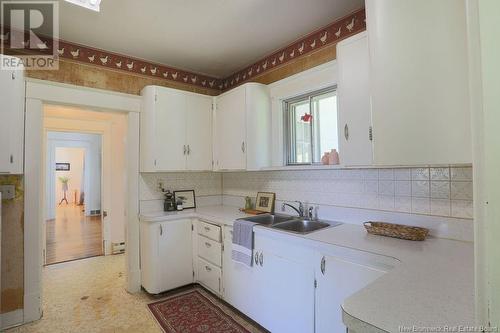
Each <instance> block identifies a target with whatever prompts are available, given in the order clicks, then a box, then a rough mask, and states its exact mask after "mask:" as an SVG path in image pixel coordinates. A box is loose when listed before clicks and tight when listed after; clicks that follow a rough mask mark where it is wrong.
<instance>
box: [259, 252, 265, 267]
mask: <svg viewBox="0 0 500 333" xmlns="http://www.w3.org/2000/svg"><path fill="white" fill-rule="evenodd" d="M259 264H260V266H261V267H262V266H263V265H264V254H263V253H262V252H261V253H260V255H259Z"/></svg>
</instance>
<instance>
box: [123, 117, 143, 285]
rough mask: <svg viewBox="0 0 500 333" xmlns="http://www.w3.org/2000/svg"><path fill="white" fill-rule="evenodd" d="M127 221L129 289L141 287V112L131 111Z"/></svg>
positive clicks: (128, 143)
mask: <svg viewBox="0 0 500 333" xmlns="http://www.w3.org/2000/svg"><path fill="white" fill-rule="evenodd" d="M127 126H128V127H127V128H128V133H127V152H126V154H127V156H126V160H127V161H128V164H127V193H128V197H127V204H126V207H127V214H126V215H127V223H126V224H125V228H126V232H125V255H126V256H127V290H128V291H129V292H138V291H140V289H141V271H140V253H139V114H138V113H129V114H128V121H127Z"/></svg>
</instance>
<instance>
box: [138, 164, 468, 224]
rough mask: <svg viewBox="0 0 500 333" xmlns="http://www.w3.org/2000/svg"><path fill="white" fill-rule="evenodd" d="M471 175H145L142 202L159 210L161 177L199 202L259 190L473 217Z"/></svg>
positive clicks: (462, 170) (323, 202)
mask: <svg viewBox="0 0 500 333" xmlns="http://www.w3.org/2000/svg"><path fill="white" fill-rule="evenodd" d="M471 178H472V168H471V167H451V168H448V167H445V168H442V167H439V168H390V169H334V170H291V171H288V170H283V171H258V172H230V173H215V172H173V173H144V174H141V176H140V200H141V211H142V208H143V207H144V209H146V208H147V209H152V208H153V207H156V208H158V209H160V208H159V207H161V202H162V201H161V200H162V199H163V194H162V193H161V192H160V191H159V190H158V182H159V181H162V182H163V183H164V186H165V188H167V189H170V190H181V189H194V190H195V193H196V196H197V198H200V199H201V198H204V199H202V200H200V201H199V202H200V203H201V202H206V203H210V202H219V201H220V200H222V199H220V200H219V199H217V197H218V196H219V197H222V196H223V195H226V196H236V197H244V196H250V197H255V195H256V193H257V192H259V191H261V192H274V193H276V198H277V200H279V201H280V200H281V201H293V200H300V201H304V202H309V203H311V204H314V205H319V206H324V207H327V206H328V207H348V208H357V209H370V210H378V211H387V212H399V213H409V214H418V215H432V216H441V217H455V218H465V219H471V218H472V199H473V198H472V180H471Z"/></svg>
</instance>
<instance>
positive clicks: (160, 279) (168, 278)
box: [140, 219, 194, 294]
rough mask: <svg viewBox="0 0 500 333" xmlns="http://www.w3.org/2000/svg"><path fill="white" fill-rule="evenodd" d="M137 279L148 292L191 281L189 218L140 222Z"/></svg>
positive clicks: (174, 286)
mask: <svg viewBox="0 0 500 333" xmlns="http://www.w3.org/2000/svg"><path fill="white" fill-rule="evenodd" d="M140 241H141V242H140V243H141V283H142V286H143V287H144V289H146V291H147V292H148V293H150V294H159V293H161V292H164V291H167V290H171V289H175V288H178V287H181V286H184V285H187V284H190V283H193V282H194V269H193V246H192V224H191V220H190V219H181V220H172V221H163V222H141V226H140Z"/></svg>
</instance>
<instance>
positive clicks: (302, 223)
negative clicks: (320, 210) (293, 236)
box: [242, 214, 341, 234]
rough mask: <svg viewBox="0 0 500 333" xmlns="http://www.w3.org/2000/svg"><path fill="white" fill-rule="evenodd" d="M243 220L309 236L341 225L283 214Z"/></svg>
mask: <svg viewBox="0 0 500 333" xmlns="http://www.w3.org/2000/svg"><path fill="white" fill-rule="evenodd" d="M242 220H246V221H250V222H255V223H258V224H260V225H262V226H265V227H270V228H274V229H280V230H283V231H288V232H292V233H297V234H308V233H311V232H313V231H316V230H320V229H324V228H328V227H335V226H338V225H340V224H341V223H339V222H326V221H322V220H315V219H308V218H305V217H298V216H290V215H282V214H262V215H256V216H251V217H245V218H242Z"/></svg>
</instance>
